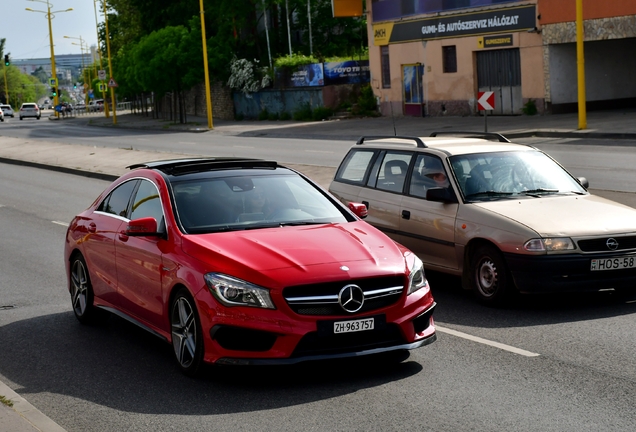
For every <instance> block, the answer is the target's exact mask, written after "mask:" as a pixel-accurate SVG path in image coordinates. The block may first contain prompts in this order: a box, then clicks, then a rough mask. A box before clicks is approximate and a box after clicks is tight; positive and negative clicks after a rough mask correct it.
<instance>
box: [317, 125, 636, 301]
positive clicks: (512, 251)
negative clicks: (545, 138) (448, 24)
mask: <svg viewBox="0 0 636 432" xmlns="http://www.w3.org/2000/svg"><path fill="white" fill-rule="evenodd" d="M437 135H441V133H435V134H433V136H431V137H386V138H380V139H376V138H377V137H370V138H361V139H360V140H359V141H358V144H357V145H355V146H354V147H352V148H351V149H350V151H349V153H348V154H347V155H346V157H345V158H344V160H343V161H342V163H341V164H340V167H339V168H338V171H337V173H336V176H335V178H334V180H333V182H332V183H331V185H330V188H329V190H330V191H331V192H332V193H333V194H334V195H335V196H336V197H337V198H338V199H340V200H341V201H342V202H343V203H348V202H362V203H364V204H366V206H367V207H368V212H369V214H368V217H367V219H366V220H367V222H369V223H371V224H372V225H374V226H375V227H377V228H379V229H380V230H382V231H384V232H385V233H386V234H388V235H389V236H390V237H392V238H393V239H394V240H396V241H397V242H399V243H401V244H403V245H404V246H406V247H408V248H409V249H411V250H412V251H414V252H415V253H416V254H418V256H419V257H420V258H421V259H422V261H423V262H424V265H425V267H426V268H427V269H430V270H436V271H441V272H445V273H450V274H455V275H459V276H461V277H462V283H463V286H464V287H465V288H472V290H473V291H474V292H475V294H476V295H477V297H478V298H479V299H480V300H481V301H482V302H484V303H488V304H499V303H501V302H503V301H505V300H506V298H507V296H508V294H510V293H511V292H514V291H520V292H524V293H536V292H581V291H603V290H620V289H632V288H634V287H635V286H636V209H634V208H631V207H628V206H625V205H622V204H619V203H616V202H613V201H610V200H607V199H604V198H601V197H598V196H594V195H591V194H590V193H588V191H587V189H586V188H587V187H588V182H587V180H586V179H585V178H578V179H577V178H575V177H574V176H572V175H571V174H570V173H569V172H568V171H566V170H565V169H564V168H563V167H562V166H561V165H560V164H559V163H558V162H556V161H555V160H554V159H552V158H551V157H550V156H548V155H547V154H546V153H544V152H542V151H540V150H538V149H536V148H534V147H531V146H526V145H520V144H513V143H511V142H510V141H508V140H507V139H506V138H504V137H503V136H501V135H498V134H484V133H476V134H475V135H477V136H482V137H483V136H487V137H488V138H490V139H495V140H496V142H495V141H489V140H486V139H477V138H465V137H461V136H454V137H448V136H437Z"/></svg>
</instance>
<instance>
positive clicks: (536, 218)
mask: <svg viewBox="0 0 636 432" xmlns="http://www.w3.org/2000/svg"><path fill="white" fill-rule="evenodd" d="M474 205H476V206H477V207H480V208H482V209H485V210H489V211H491V212H494V213H498V214H500V215H501V216H504V217H506V218H509V219H512V220H514V221H516V222H519V223H521V224H523V225H525V226H527V227H529V228H530V229H532V230H534V231H536V232H537V233H539V234H540V235H541V236H543V237H548V236H568V237H577V236H588V235H605V234H621V233H630V232H636V209H634V208H632V207H628V206H626V205H623V204H619V203H617V202H614V201H610V200H608V199H605V198H601V197H599V196H596V195H573V196H570V195H568V196H546V197H542V198H527V199H522V200H502V201H495V202H484V203H477V204H474Z"/></svg>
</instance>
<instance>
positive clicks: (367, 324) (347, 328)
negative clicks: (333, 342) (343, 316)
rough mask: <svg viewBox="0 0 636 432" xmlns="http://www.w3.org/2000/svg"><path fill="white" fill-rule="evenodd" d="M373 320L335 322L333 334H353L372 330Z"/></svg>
mask: <svg viewBox="0 0 636 432" xmlns="http://www.w3.org/2000/svg"><path fill="white" fill-rule="evenodd" d="M373 324H374V319H373V318H365V319H359V320H354V321H336V322H335V323H333V332H334V333H353V332H359V331H367V330H373Z"/></svg>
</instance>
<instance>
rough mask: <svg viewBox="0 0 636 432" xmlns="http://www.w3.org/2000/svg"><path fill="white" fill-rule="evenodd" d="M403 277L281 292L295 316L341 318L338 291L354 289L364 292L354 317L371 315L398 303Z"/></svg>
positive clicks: (354, 281) (402, 287)
mask: <svg viewBox="0 0 636 432" xmlns="http://www.w3.org/2000/svg"><path fill="white" fill-rule="evenodd" d="M404 282H405V279H404V277H403V276H386V277H378V278H371V279H358V280H347V281H338V282H329V283H322V284H311V285H298V286H293V287H287V288H285V289H284V290H283V297H285V301H286V302H287V304H288V305H289V307H290V308H291V309H292V310H293V311H294V312H296V313H297V314H299V315H316V316H330V315H343V314H348V313H349V312H347V311H345V310H344V309H343V308H342V307H340V304H339V303H338V294H339V293H340V290H341V289H342V288H343V287H345V286H347V285H352V284H353V285H357V286H359V287H360V288H361V289H362V291H363V292H364V303H363V305H362V308H361V309H360V310H359V311H356V314H361V313H365V312H370V311H374V310H377V309H380V308H383V307H386V306H390V305H392V304H394V303H396V302H397V301H398V299H399V298H400V296H401V295H402V292H403V291H404Z"/></svg>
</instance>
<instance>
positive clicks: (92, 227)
mask: <svg viewBox="0 0 636 432" xmlns="http://www.w3.org/2000/svg"><path fill="white" fill-rule="evenodd" d="M88 232H89V233H95V232H97V225H95V222H91V223H89V224H88Z"/></svg>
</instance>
